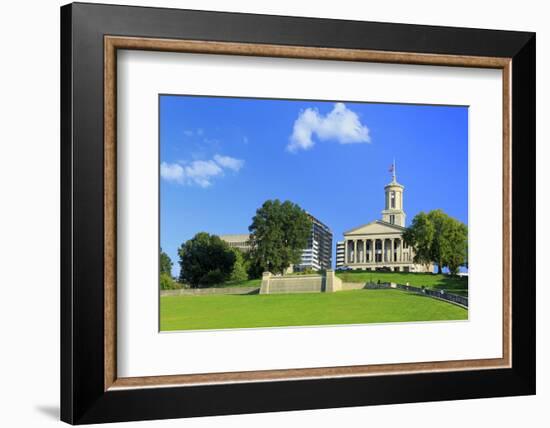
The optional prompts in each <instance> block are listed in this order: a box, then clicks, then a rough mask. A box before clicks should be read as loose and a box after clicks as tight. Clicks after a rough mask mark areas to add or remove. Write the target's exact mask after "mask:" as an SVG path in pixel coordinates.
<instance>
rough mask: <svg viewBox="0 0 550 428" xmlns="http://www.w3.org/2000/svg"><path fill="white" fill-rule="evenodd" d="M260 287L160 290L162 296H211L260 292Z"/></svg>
mask: <svg viewBox="0 0 550 428" xmlns="http://www.w3.org/2000/svg"><path fill="white" fill-rule="evenodd" d="M259 291H260V287H219V288H180V289H179V290H160V295H161V296H209V295H214V294H258V293H259Z"/></svg>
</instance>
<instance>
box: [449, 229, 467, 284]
mask: <svg viewBox="0 0 550 428" xmlns="http://www.w3.org/2000/svg"><path fill="white" fill-rule="evenodd" d="M451 220H452V221H451V222H450V224H449V225H448V226H447V228H446V230H445V240H446V241H447V243H448V244H447V247H448V253H447V254H446V255H445V259H444V264H445V265H446V266H447V267H448V268H449V271H450V272H451V274H452V275H456V274H457V273H458V269H459V267H460V266H463V265H466V264H467V263H468V227H467V226H466V225H465V224H464V223H461V222H459V221H457V220H454V219H451Z"/></svg>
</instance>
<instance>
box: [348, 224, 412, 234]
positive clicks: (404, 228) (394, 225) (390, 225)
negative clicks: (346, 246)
mask: <svg viewBox="0 0 550 428" xmlns="http://www.w3.org/2000/svg"><path fill="white" fill-rule="evenodd" d="M374 223H378V224H381V225H383V226H389V227H393V228H395V229H397V230H400V231H404V230H406V229H407V228H406V227H403V226H399V225H398V224H391V223H388V222H387V221H383V220H374V221H371V222H370V223H365V224H363V225H361V226H357V227H354V228H353V229H350V230H346V231H345V232H344V233H343V234H344V235H348V234H352V233H353V231H355V230H357V229H361V228H362V227H365V226H369V225H371V224H374Z"/></svg>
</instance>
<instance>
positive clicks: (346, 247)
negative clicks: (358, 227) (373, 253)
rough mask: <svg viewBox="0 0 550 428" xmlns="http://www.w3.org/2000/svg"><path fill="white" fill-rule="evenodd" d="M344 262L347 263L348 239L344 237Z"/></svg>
mask: <svg viewBox="0 0 550 428" xmlns="http://www.w3.org/2000/svg"><path fill="white" fill-rule="evenodd" d="M344 264H345V265H347V264H348V240H347V239H344Z"/></svg>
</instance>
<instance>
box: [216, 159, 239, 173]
mask: <svg viewBox="0 0 550 428" xmlns="http://www.w3.org/2000/svg"><path fill="white" fill-rule="evenodd" d="M214 160H215V161H216V162H217V163H218V165H220V166H222V167H223V168H228V169H230V170H232V171H235V172H237V171H239V170H240V169H241V168H242V167H243V165H244V161H243V160H242V159H235V158H232V157H231V156H221V155H214Z"/></svg>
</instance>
